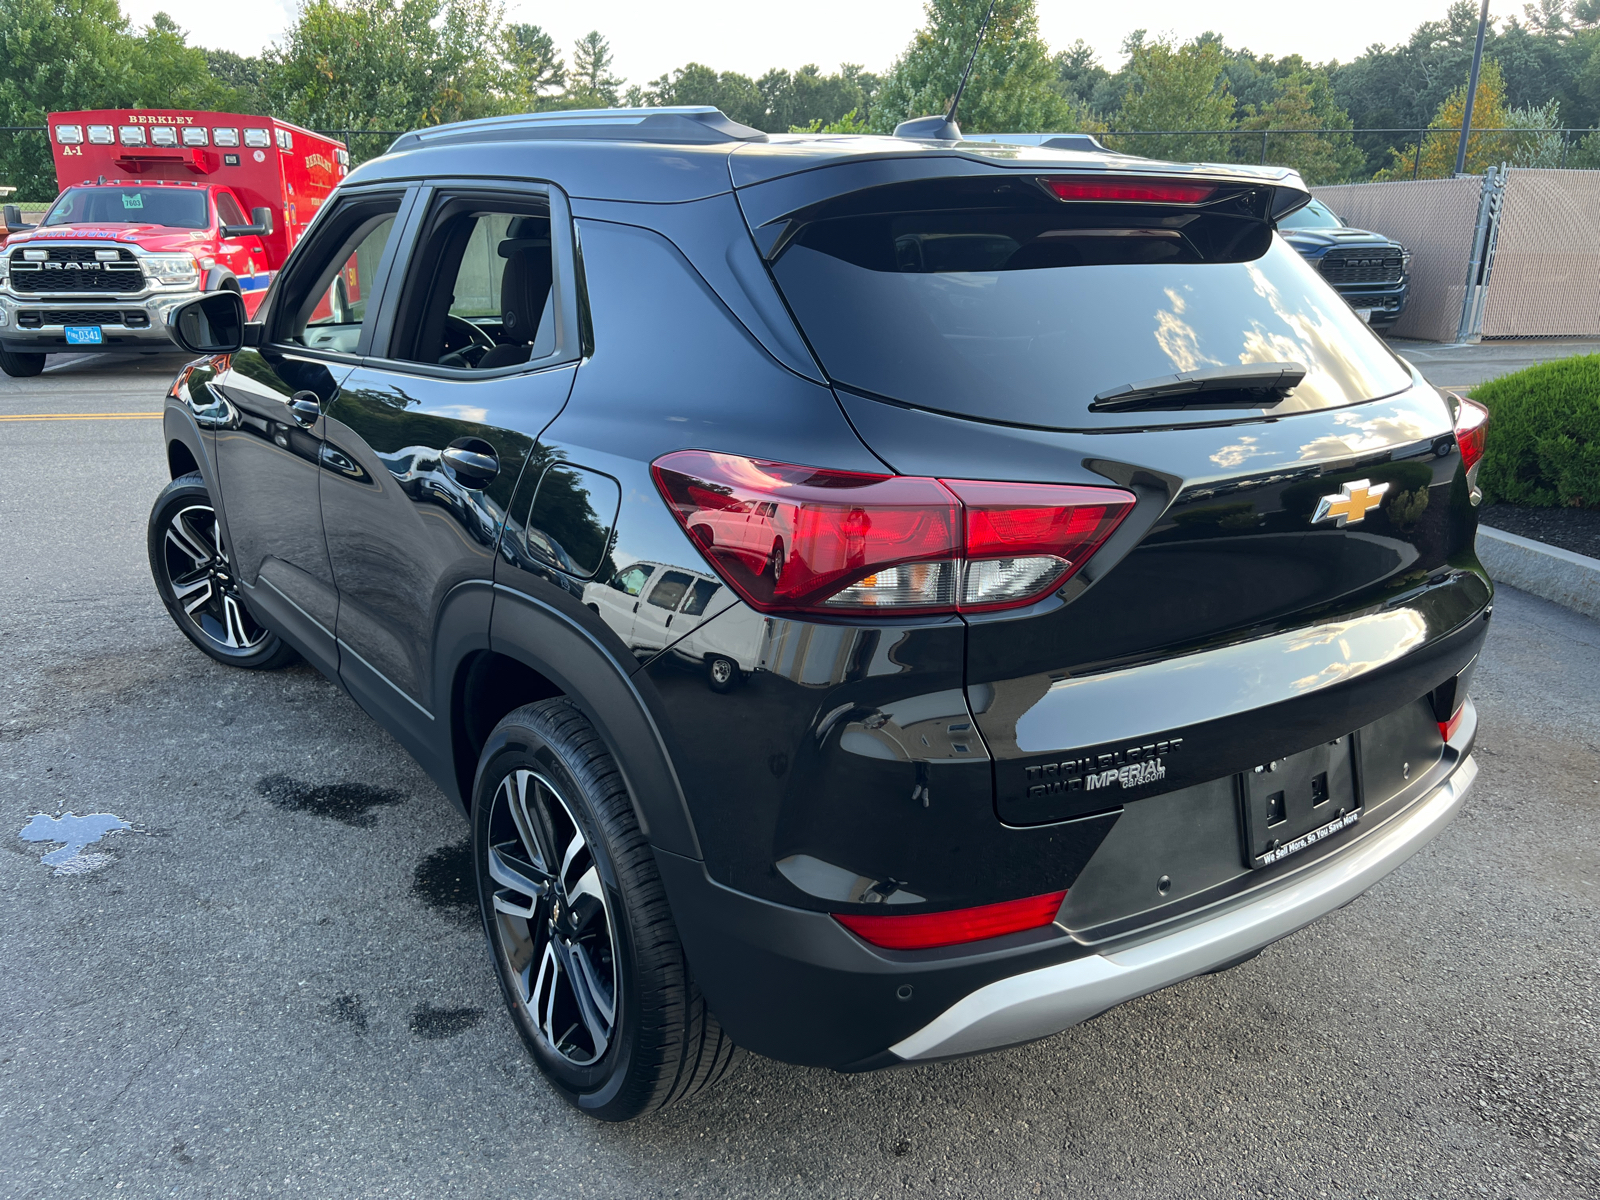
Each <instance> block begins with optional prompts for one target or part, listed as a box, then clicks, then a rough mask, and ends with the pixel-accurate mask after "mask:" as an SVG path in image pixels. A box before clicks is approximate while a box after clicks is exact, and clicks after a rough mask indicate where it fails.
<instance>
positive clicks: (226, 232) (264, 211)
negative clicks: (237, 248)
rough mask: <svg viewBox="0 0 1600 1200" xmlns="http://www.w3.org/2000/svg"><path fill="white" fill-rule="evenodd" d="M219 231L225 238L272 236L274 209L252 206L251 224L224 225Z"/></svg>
mask: <svg viewBox="0 0 1600 1200" xmlns="http://www.w3.org/2000/svg"><path fill="white" fill-rule="evenodd" d="M218 232H219V233H221V235H222V236H223V237H225V238H236V237H270V236H272V210H271V209H270V208H252V209H251V210H250V224H248V225H224V226H223V227H222V228H221V229H220V230H219V231H218Z"/></svg>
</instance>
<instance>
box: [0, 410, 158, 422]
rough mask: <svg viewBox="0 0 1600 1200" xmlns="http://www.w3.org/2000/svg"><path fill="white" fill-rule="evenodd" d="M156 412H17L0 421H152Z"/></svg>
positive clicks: (156, 415)
mask: <svg viewBox="0 0 1600 1200" xmlns="http://www.w3.org/2000/svg"><path fill="white" fill-rule="evenodd" d="M161 416H162V414H161V413H158V412H142V413H18V414H16V415H12V414H9V413H8V414H0V421H154V420H159V419H160V417H161Z"/></svg>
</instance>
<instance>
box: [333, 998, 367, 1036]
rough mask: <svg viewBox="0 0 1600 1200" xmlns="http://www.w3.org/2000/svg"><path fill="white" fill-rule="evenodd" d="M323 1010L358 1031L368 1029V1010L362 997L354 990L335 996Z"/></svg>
mask: <svg viewBox="0 0 1600 1200" xmlns="http://www.w3.org/2000/svg"><path fill="white" fill-rule="evenodd" d="M322 1011H323V1012H325V1013H327V1015H328V1016H330V1017H332V1018H333V1019H334V1020H335V1021H338V1022H340V1023H342V1024H345V1025H349V1026H350V1027H351V1028H353V1029H354V1030H355V1031H356V1032H357V1033H365V1032H366V1031H367V1010H366V1007H365V1006H364V1005H363V1004H362V1003H361V997H360V996H358V995H356V994H355V993H354V992H345V993H344V994H343V995H339V996H335V997H334V998H333V999H332V1000H330V1001H328V1005H327V1007H326V1008H324V1009H323V1010H322Z"/></svg>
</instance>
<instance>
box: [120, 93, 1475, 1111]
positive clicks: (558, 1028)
mask: <svg viewBox="0 0 1600 1200" xmlns="http://www.w3.org/2000/svg"><path fill="white" fill-rule="evenodd" d="M1306 200H1307V193H1306V191H1305V189H1304V186H1303V185H1302V183H1301V182H1300V180H1299V177H1298V176H1296V175H1295V174H1294V173H1292V172H1288V171H1283V170H1269V169H1255V168H1246V167H1208V166H1192V165H1174V164H1163V163H1157V162H1151V161H1145V160H1129V159H1125V158H1119V157H1116V156H1099V155H1097V154H1095V153H1084V152H1074V151H1057V150H1050V149H1035V148H1020V147H1014V146H1002V145H994V144H988V143H961V142H935V141H916V140H908V139H903V138H902V139H896V138H872V137H825V136H806V135H797V136H792V137H784V136H774V137H768V136H766V135H763V134H760V133H757V132H756V131H754V130H750V129H747V128H744V127H742V126H739V125H736V124H734V123H732V122H730V121H729V120H727V119H726V118H725V117H723V116H722V115H721V114H720V113H717V112H716V111H715V110H711V109H678V110H641V111H622V112H597V113H554V114H547V115H539V116H523V117H514V118H505V119H494V120H487V121H479V122H472V123H468V124H463V125H454V126H445V127H441V128H437V129H430V130H427V131H424V132H420V133H411V134H407V135H405V136H404V137H402V138H400V139H399V140H398V141H397V142H396V143H395V144H394V146H393V148H392V150H391V152H390V153H389V154H387V155H386V156H384V157H382V158H379V159H377V160H375V161H372V162H369V163H367V164H366V165H364V166H362V167H361V168H359V169H358V170H356V171H354V172H352V174H351V175H350V177H349V178H348V180H346V182H345V183H344V184H343V185H342V186H341V187H340V188H339V189H338V191H337V192H336V193H335V194H334V195H333V197H332V198H331V199H330V200H329V201H328V203H327V204H326V205H325V206H324V208H323V209H322V210H321V212H320V213H319V214H318V215H317V217H316V219H315V221H314V222H313V224H312V225H311V227H310V229H309V231H308V233H307V235H306V237H305V239H304V240H303V241H302V242H301V243H300V244H299V246H298V247H297V248H296V250H295V251H294V254H293V256H292V257H291V258H290V260H289V261H288V263H287V264H286V266H285V268H284V270H283V272H282V274H281V275H280V276H279V277H278V279H277V280H276V281H275V282H274V284H273V287H272V290H271V292H270V294H269V295H268V297H267V299H266V302H265V304H264V306H263V307H262V309H261V312H260V313H259V314H258V316H259V319H258V320H257V321H255V322H252V323H248V324H247V323H245V320H244V313H243V310H242V308H241V307H240V305H239V304H238V301H237V298H236V297H232V296H230V295H228V294H226V293H222V294H218V295H212V296H207V297H204V298H202V299H199V300H196V301H194V302H192V303H191V304H189V305H187V306H185V307H184V308H183V309H180V310H179V312H178V314H177V316H176V319H175V330H174V332H175V334H176V335H177V337H178V338H179V339H180V341H181V342H182V343H183V344H184V345H185V346H186V347H187V348H188V349H190V350H191V351H192V352H195V353H198V354H203V355H207V356H208V357H204V358H201V359H199V360H198V361H196V362H194V363H192V364H191V365H189V366H188V367H187V368H185V370H184V371H183V373H182V374H181V375H180V376H179V378H178V379H177V381H176V382H175V384H174V385H173V388H172V392H171V402H170V403H169V404H168V406H167V409H166V415H165V425H164V429H165V440H166V444H167V454H168V459H169V462H170V467H171V473H172V477H173V482H172V483H171V485H170V486H169V487H168V488H167V489H166V490H165V491H164V492H163V493H162V494H161V496H160V497H159V499H158V500H157V502H156V505H155V510H154V512H153V514H152V517H151V523H150V554H151V565H152V568H153V570H154V574H155V580H156V584H157V587H158V588H159V589H160V593H161V596H162V598H163V600H164V601H165V603H166V605H167V607H168V608H169V610H170V611H171V613H172V616H173V618H174V620H175V621H176V622H177V623H178V625H179V627H180V628H181V629H182V630H183V631H184V632H185V633H186V634H187V635H188V636H189V637H190V638H191V639H192V640H193V641H194V642H195V643H196V644H197V645H198V646H199V647H200V648H201V649H203V650H204V651H206V653H208V654H210V655H211V656H212V657H213V658H216V659H217V660H219V661H221V662H224V663H231V664H234V665H237V666H240V667H251V668H266V667H275V666H279V665H281V664H283V663H285V662H287V661H290V660H291V659H293V658H294V657H295V656H296V655H298V656H301V657H304V658H305V659H307V660H309V661H310V662H311V663H313V664H314V665H315V666H316V667H317V668H318V669H320V670H321V671H323V672H324V673H325V674H326V675H327V676H328V677H329V678H330V679H334V680H337V681H338V682H339V683H340V684H341V685H342V686H343V687H345V688H346V689H348V691H349V693H350V695H352V696H353V697H354V698H355V699H356V701H357V702H358V703H360V704H361V705H362V707H364V708H365V709H366V710H367V711H368V712H369V713H371V714H372V716H373V717H375V718H376V719H377V720H378V721H380V722H381V723H382V724H383V725H384V726H385V727H386V728H387V729H389V730H390V731H391V732H392V733H393V734H394V736H395V737H396V738H397V739H398V740H399V741H400V742H401V743H402V744H403V745H404V746H406V747H407V748H408V749H409V751H410V752H411V753H412V754H413V755H415V756H416V758H417V760H418V761H419V762H420V763H421V764H422V765H423V766H424V767H425V768H426V769H427V770H428V772H429V773H430V774H431V775H432V777H433V778H434V779H436V780H437V781H438V783H439V786H440V787H441V788H443V789H444V791H445V792H446V793H447V794H448V795H449V796H450V797H451V798H452V799H453V800H455V801H456V803H458V804H459V805H460V806H461V808H462V810H463V812H464V813H465V814H466V815H467V816H468V817H469V819H470V820H471V822H472V828H473V845H474V848H475V849H474V853H475V855H476V860H477V870H478V888H479V896H480V899H481V902H482V909H483V918H484V924H485V928H486V931H487V934H488V942H489V946H490V949H491V952H492V955H493V959H494V963H495V966H496V969H497V971H498V973H499V979H500V983H501V985H502V987H503V988H504V991H505V997H506V1001H507V1004H508V1006H509V1009H510V1012H511V1016H512V1019H513V1021H514V1022H515V1023H516V1026H517V1029H518V1030H519V1032H520V1033H521V1035H522V1037H523V1039H524V1040H525V1041H526V1043H527V1045H528V1047H529V1049H530V1051H531V1052H532V1054H533V1056H534V1057H535V1058H536V1059H537V1061H538V1063H539V1065H540V1066H541V1067H542V1068H543V1070H544V1072H545V1074H546V1075H547V1076H548V1077H549V1079H550V1080H551V1082H552V1083H553V1084H554V1085H555V1086H556V1087H557V1088H558V1089H560V1090H561V1092H562V1093H563V1094H564V1095H565V1096H566V1097H567V1098H568V1099H569V1100H571V1101H572V1102H573V1103H575V1104H577V1105H578V1106H579V1107H581V1108H582V1109H583V1110H584V1111H586V1112H589V1113H591V1114H593V1115H595V1116H598V1117H603V1118H607V1119H625V1118H628V1117H631V1116H634V1115H637V1114H639V1113H642V1112H646V1111H648V1110H651V1109H653V1108H656V1107H658V1106H660V1105H661V1104H663V1103H665V1102H667V1101H669V1100H672V1099H675V1098H677V1097H680V1096H684V1095H687V1094H689V1093H692V1092H694V1091H696V1090H698V1089H700V1088H702V1087H704V1086H705V1085H707V1084H709V1083H710V1082H712V1081H714V1080H716V1079H717V1078H718V1077H720V1076H721V1075H723V1074H724V1073H725V1072H726V1070H727V1069H728V1066H729V1064H730V1063H731V1061H732V1060H733V1057H734V1047H735V1046H739V1047H744V1048H748V1049H749V1050H752V1051H755V1052H759V1053H761V1054H764V1055H770V1056H772V1057H774V1058H779V1059H783V1060H785V1061H788V1062H793V1063H802V1064H811V1065H817V1066H826V1067H832V1068H836V1069H839V1070H845V1071H861V1070H870V1069H874V1068H879V1067H886V1066H890V1065H894V1064H900V1063H908V1062H926V1061H930V1060H935V1059H942V1058H949V1057H953V1056H959V1055H965V1054H972V1053H974V1052H978V1051H982V1050H987V1049H991V1048H994V1047H998V1046H1008V1045H1013V1044H1016V1043H1019V1042H1024V1041H1027V1040H1029V1039H1032V1038H1040V1037H1044V1036H1046V1035H1049V1034H1052V1033H1055V1032H1057V1031H1059V1030H1062V1029H1065V1028H1067V1027H1068V1026H1070V1025H1072V1024H1074V1023H1076V1022H1079V1021H1083V1020H1086V1019H1087V1018H1089V1017H1092V1016H1094V1015H1095V1014H1097V1013H1099V1012H1101V1011H1103V1010H1104V1009H1107V1008H1109V1007H1111V1006H1112V1005H1114V1004H1117V1003H1119V1002H1121V1001H1124V1000H1127V999H1129V998H1131V997H1135V996H1139V995H1142V994H1144V993H1147V992H1150V991H1153V990H1155V989H1157V988H1161V987H1163V986H1165V985H1167V984H1171V983H1174V982H1176V981H1178V980H1182V979H1186V978H1189V977H1191V976H1194V975H1198V974H1201V973H1203V972H1210V971H1217V970H1220V969H1222V968H1224V967H1227V966H1230V965H1232V964H1234V963H1237V962H1240V961H1242V960H1244V959H1247V958H1249V957H1250V956H1251V955H1253V954H1255V953H1256V952H1257V951H1259V950H1260V949H1261V948H1262V947H1263V946H1266V945H1267V944H1268V943H1270V942H1272V941H1274V940H1275V939H1278V938H1281V937H1283V936H1284V935H1285V934H1288V933H1290V932H1292V931H1294V930H1296V929H1298V928H1300V927H1301V926H1303V925H1305V924H1306V923H1308V922H1310V921H1313V920H1315V919H1316V918H1317V917H1319V916H1321V915H1322V914H1324V913H1327V912H1329V911H1331V910H1333V909H1335V908H1338V907H1340V906H1341V905H1344V904H1346V903H1348V902H1349V901H1350V900H1352V899H1353V898H1354V897H1356V896H1357V895H1359V894H1360V893H1361V892H1362V891H1363V890H1365V889H1366V888H1368V887H1370V886H1371V885H1372V884H1373V883H1375V882H1376V881H1377V880H1379V879H1381V878H1382V877H1383V876H1384V875H1385V874H1386V873H1387V872H1389V871H1391V870H1393V869H1394V868H1395V867H1396V866H1397V865H1399V864H1400V863H1401V862H1402V861H1404V860H1405V859H1406V858H1407V857H1409V856H1410V855H1411V854H1413V853H1415V852H1416V850H1417V849H1418V848H1419V847H1421V846H1422V845H1423V844H1425V843H1426V842H1427V841H1428V840H1429V839H1430V838H1432V837H1433V836H1434V835H1435V834H1437V833H1438V832H1439V831H1440V830H1441V829H1442V828H1443V827H1444V826H1445V824H1446V823H1448V822H1449V821H1450V819H1451V818H1452V817H1453V816H1454V815H1455V813H1456V812H1457V811H1458V809H1459V808H1460V806H1461V804H1462V801H1463V797H1464V795H1465V792H1466V790H1467V787H1468V785H1469V784H1470V783H1471V781H1472V778H1473V776H1474V774H1475V766H1474V764H1473V761H1472V759H1471V758H1470V757H1469V751H1470V748H1471V745H1472V739H1473V734H1474V729H1475V726H1476V717H1475V714H1474V709H1473V707H1472V705H1471V704H1470V703H1469V702H1468V701H1467V699H1466V691H1467V682H1468V678H1469V675H1470V673H1471V670H1472V666H1473V663H1474V661H1475V658H1476V656H1477V654H1478V651H1479V648H1480V646H1481V645H1482V643H1483V638H1484V634H1485V630H1486V628H1487V618H1488V616H1489V612H1490V600H1491V595H1492V591H1491V584H1490V582H1489V580H1488V578H1487V577H1486V576H1485V574H1484V572H1483V570H1482V568H1481V567H1480V566H1479V564H1478V561H1477V559H1476V558H1475V557H1474V554H1473V537H1474V530H1475V525H1476V516H1475V511H1474V506H1475V504H1476V502H1477V492H1476V489H1475V486H1474V479H1473V477H1474V473H1475V466H1476V463H1477V460H1478V457H1479V456H1480V455H1481V453H1482V449H1483V435H1484V424H1483V422H1484V419H1485V414H1484V412H1483V411H1482V410H1481V409H1479V408H1477V407H1476V406H1474V405H1472V404H1471V403H1469V402H1466V401H1463V400H1460V399H1458V398H1455V397H1453V396H1450V395H1447V394H1443V393H1441V392H1439V391H1438V390H1436V389H1435V388H1433V387H1431V386H1429V385H1428V384H1427V383H1426V382H1425V381H1424V380H1423V379H1422V378H1421V377H1420V376H1419V375H1418V374H1417V373H1416V372H1415V371H1413V370H1412V369H1411V368H1410V367H1409V366H1408V365H1407V364H1406V363H1405V362H1404V361H1402V360H1401V359H1399V358H1397V357H1395V355H1394V354H1392V353H1391V352H1390V351H1389V350H1388V349H1387V348H1386V347H1385V346H1384V344H1383V343H1382V342H1381V341H1380V340H1379V339H1378V338H1377V337H1376V336H1374V335H1373V333H1372V331H1371V330H1370V329H1368V328H1367V326H1366V325H1365V324H1364V323H1363V322H1362V321H1361V320H1360V319H1359V318H1358V317H1357V316H1356V315H1355V314H1354V313H1353V312H1352V311H1351V310H1350V308H1349V306H1348V305H1346V304H1345V303H1344V302H1343V301H1342V300H1341V299H1340V298H1339V297H1338V296H1337V295H1336V294H1335V293H1334V292H1333V291H1332V290H1331V289H1330V288H1329V287H1328V286H1327V284H1326V283H1325V282H1324V280H1323V279H1322V278H1320V277H1319V276H1318V275H1317V273H1316V272H1315V271H1314V270H1313V269H1312V268H1311V267H1309V266H1308V265H1307V264H1306V263H1305V262H1304V260H1302V259H1301V257H1300V256H1299V255H1298V254H1296V253H1295V252H1294V250H1293V249H1291V248H1290V247H1289V246H1288V245H1286V244H1285V243H1284V242H1283V240H1282V239H1281V238H1280V237H1278V236H1277V234H1276V233H1275V231H1274V224H1275V222H1276V221H1278V220H1279V219H1281V218H1282V217H1283V216H1285V215H1286V214H1288V213H1290V212H1292V211H1294V210H1295V209H1296V208H1298V207H1299V206H1301V205H1303V204H1304V203H1305V202H1306Z"/></svg>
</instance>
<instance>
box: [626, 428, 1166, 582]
mask: <svg viewBox="0 0 1600 1200" xmlns="http://www.w3.org/2000/svg"><path fill="white" fill-rule="evenodd" d="M651 472H652V474H653V475H654V477H655V481H656V486H657V487H658V488H659V489H660V490H661V495H662V497H663V498H664V499H665V500H666V501H667V504H668V506H669V507H670V508H671V509H672V512H673V515H674V516H676V517H677V518H678V520H679V521H680V522H681V523H682V525H683V527H684V529H686V530H687V531H688V533H689V535H690V536H691V537H692V538H694V540H695V542H696V543H697V544H698V545H699V546H700V548H701V551H702V552H703V553H704V554H705V555H706V557H707V558H708V559H709V560H710V561H711V564H712V565H713V566H714V567H715V568H716V570H717V573H718V574H719V575H721V576H722V578H723V580H724V581H725V582H726V583H727V584H728V586H729V587H731V588H732V589H733V590H734V591H735V592H737V593H738V594H739V595H740V596H741V597H742V598H743V599H744V600H745V601H746V602H747V603H749V604H750V605H751V606H752V607H754V608H756V609H759V610H760V611H762V612H816V613H834V614H839V613H843V612H849V611H855V612H863V611H868V610H872V611H886V612H893V613H907V614H909V613H929V612H956V611H961V612H978V611H988V610H993V609H1004V608H1015V607H1018V606H1020V605H1023V604H1030V603H1032V602H1034V601H1036V600H1039V599H1041V598H1043V597H1044V596H1046V595H1048V594H1049V593H1050V592H1052V591H1054V590H1055V589H1057V588H1059V587H1060V586H1061V585H1062V584H1063V583H1065V582H1066V581H1067V580H1068V579H1069V578H1070V577H1071V576H1072V574H1073V573H1074V572H1075V571H1077V570H1078V569H1079V568H1080V567H1082V566H1083V564H1084V563H1085V562H1086V561H1087V560H1088V559H1089V556H1090V555H1092V554H1093V553H1094V552H1095V551H1096V550H1097V549H1099V547H1100V546H1101V544H1102V543H1103V542H1104V541H1105V540H1106V538H1108V537H1109V536H1110V535H1111V533H1112V531H1113V530H1114V529H1116V527H1117V525H1118V524H1119V523H1120V522H1121V521H1122V519H1123V518H1124V517H1125V516H1127V514H1128V512H1129V511H1130V510H1131V509H1132V508H1133V505H1134V503H1135V497H1134V496H1133V494H1132V493H1130V492H1126V491H1123V490H1122V489H1121V488H1109V487H1083V486H1076V485H1068V484H1041V483H986V482H980V481H975V480H964V479H944V480H940V479H930V478H926V477H919V476H910V475H876V474H864V473H861V472H855V471H830V470H821V469H817V468H814V467H801V466H794V465H792V464H789V463H777V462H769V461H766V460H761V459H750V458H741V457H738V456H736V455H731V454H716V453H713V452H710V451H705V450H681V451H678V452H676V453H673V454H668V455H665V456H664V457H662V458H659V459H657V460H656V462H655V463H654V464H653V465H652V467H651Z"/></svg>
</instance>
